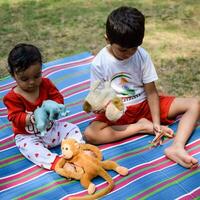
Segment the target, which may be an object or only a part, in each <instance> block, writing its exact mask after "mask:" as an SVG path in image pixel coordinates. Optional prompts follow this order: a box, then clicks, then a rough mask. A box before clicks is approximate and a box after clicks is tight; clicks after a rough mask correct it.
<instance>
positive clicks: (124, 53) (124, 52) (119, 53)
mask: <svg viewBox="0 0 200 200" xmlns="http://www.w3.org/2000/svg"><path fill="white" fill-rule="evenodd" d="M110 51H111V53H112V54H113V56H114V57H115V58H117V59H118V60H125V59H128V58H130V57H131V56H132V55H133V54H135V52H136V51H137V47H133V48H123V47H121V46H120V45H118V44H115V43H114V44H111V46H110Z"/></svg>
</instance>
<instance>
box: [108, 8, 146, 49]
mask: <svg viewBox="0 0 200 200" xmlns="http://www.w3.org/2000/svg"><path fill="white" fill-rule="evenodd" d="M144 23H145V17H144V15H143V14H142V13H141V12H140V11H139V10H137V9H136V8H132V7H126V6H123V7H119V8H117V9H115V10H113V11H112V12H111V13H110V15H109V16H108V18H107V22H106V34H107V37H108V40H109V42H110V43H111V44H113V43H115V44H118V45H120V46H121V47H124V48H133V47H138V46H140V45H141V44H142V41H143V38H144V30H145V27H144Z"/></svg>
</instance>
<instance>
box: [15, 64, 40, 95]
mask: <svg viewBox="0 0 200 200" xmlns="http://www.w3.org/2000/svg"><path fill="white" fill-rule="evenodd" d="M41 75H42V67H41V64H40V63H36V64H34V65H31V66H30V67H29V68H28V69H26V70H25V71H22V72H18V73H14V78H15V80H16V82H17V86H18V87H20V89H22V90H23V91H25V92H29V93H32V92H35V91H36V90H37V89H38V87H39V86H40V83H41V80H42V78H41V77H42V76H41Z"/></svg>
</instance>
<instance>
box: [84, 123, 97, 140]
mask: <svg viewBox="0 0 200 200" xmlns="http://www.w3.org/2000/svg"><path fill="white" fill-rule="evenodd" d="M84 139H85V140H86V142H88V143H91V144H95V136H94V131H93V130H92V129H91V128H90V127H87V128H86V129H85V131H84Z"/></svg>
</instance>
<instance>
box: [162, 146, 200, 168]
mask: <svg viewBox="0 0 200 200" xmlns="http://www.w3.org/2000/svg"><path fill="white" fill-rule="evenodd" d="M165 155H166V156H167V157H168V158H169V159H170V160H172V161H174V162H176V163H178V164H180V165H181V166H183V167H185V168H190V169H195V168H197V167H198V160H197V159H196V158H194V157H192V156H190V155H189V154H188V153H187V151H186V150H185V149H184V148H182V147H180V146H177V145H172V146H170V147H168V148H167V149H165Z"/></svg>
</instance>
